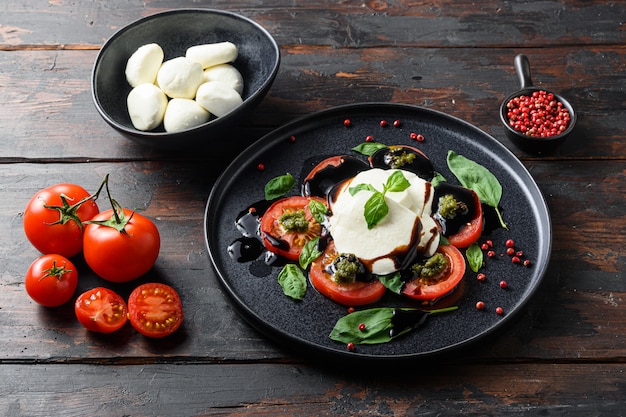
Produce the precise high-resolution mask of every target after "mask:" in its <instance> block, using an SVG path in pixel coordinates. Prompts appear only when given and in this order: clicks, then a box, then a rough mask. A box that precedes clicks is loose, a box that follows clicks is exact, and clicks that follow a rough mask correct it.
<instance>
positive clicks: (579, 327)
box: [0, 161, 626, 363]
mask: <svg viewBox="0 0 626 417" xmlns="http://www.w3.org/2000/svg"><path fill="white" fill-rule="evenodd" d="M220 168H221V166H220V165H215V164H213V165H212V164H210V163H209V164H207V163H206V161H198V162H189V161H180V162H177V161H162V162H151V161H146V162H140V161H137V162H125V163H96V162H94V163H85V164H79V163H70V164H26V163H20V164H3V165H0V200H2V201H3V202H4V203H3V204H4V205H3V210H2V211H0V259H2V260H3V274H2V276H0V287H1V288H2V291H0V311H1V312H2V314H0V328H2V332H3V349H2V350H1V352H0V363H2V362H4V363H6V362H15V361H18V362H26V363H32V362H51V363H57V362H61V363H63V362H75V361H83V360H88V361H96V362H102V363H109V362H113V363H116V362H133V363H134V362H137V363H150V362H154V361H160V360H165V359H169V360H180V361H197V360H200V361H203V362H205V361H209V362H220V361H222V360H266V359H279V358H282V359H287V358H295V360H301V359H302V358H300V357H299V356H298V355H297V353H294V352H287V351H284V350H283V349H282V348H280V347H277V346H275V345H274V344H272V343H271V342H269V341H268V340H266V339H265V338H264V337H262V336H260V335H259V334H257V333H256V332H255V331H254V330H252V329H251V328H250V327H249V326H248V325H247V324H246V323H244V322H243V320H241V319H240V318H239V317H238V315H237V314H236V312H235V311H233V309H232V308H231V306H230V305H229V302H228V300H227V298H226V296H225V295H224V293H223V292H222V290H221V288H220V286H219V283H218V281H217V280H216V278H215V276H214V274H213V272H212V270H211V267H210V264H209V261H208V258H207V255H206V249H205V246H204V237H203V227H202V224H203V211H204V207H205V202H206V198H207V197H208V194H209V192H210V189H211V186H212V184H213V182H214V181H215V179H216V177H217V175H218V173H219V171H220ZM529 169H530V171H531V173H532V174H533V175H534V176H535V178H536V179H537V181H538V184H539V186H540V188H541V189H542V191H543V192H544V194H545V197H546V200H547V202H548V205H549V207H550V210H551V213H552V219H553V225H554V243H553V248H554V252H553V256H552V260H551V264H550V268H549V273H548V275H547V278H546V288H545V290H544V291H542V292H541V293H540V296H539V297H538V298H537V300H536V302H535V303H534V304H533V306H532V308H531V309H530V310H529V311H528V312H527V314H525V315H524V316H523V317H521V318H520V320H519V321H518V322H517V323H516V324H515V325H514V326H512V327H511V328H510V329H508V330H507V331H506V332H504V333H503V334H502V335H500V336H499V337H498V339H497V340H496V341H495V342H494V343H489V344H485V345H481V346H480V347H479V349H478V351H475V352H470V353H469V356H470V357H473V358H477V357H478V358H483V359H485V360H495V361H505V360H508V361H514V362H515V361H519V360H541V361H543V360H594V361H601V360H607V361H610V360H612V358H621V357H626V343H625V342H626V340H624V337H625V336H624V335H626V309H625V308H624V307H623V304H622V303H621V299H622V298H623V297H625V294H626V285H625V284H624V282H623V271H624V270H626V265H625V264H624V262H625V259H626V256H624V247H626V241H625V239H626V237H625V236H626V230H624V227H626V222H625V221H624V214H625V210H626V209H625V208H624V205H623V204H622V202H623V199H624V195H625V192H626V189H625V188H624V187H625V183H624V181H623V173H624V172H625V170H626V166H625V165H624V162H623V161H613V162H610V161H607V162H602V161H599V162H593V161H578V162H565V161H564V162H555V161H550V162H542V161H532V162H530V163H529ZM106 173H110V174H111V187H112V190H113V192H114V194H115V195H116V196H117V199H118V200H119V201H120V202H121V203H122V204H124V205H126V206H128V207H133V208H137V209H139V210H142V213H144V214H145V215H147V216H149V217H151V218H153V219H154V220H155V222H156V224H157V226H158V227H159V229H160V231H161V234H162V241H163V244H162V251H161V255H160V257H159V260H158V261H157V264H156V266H155V268H154V270H153V271H151V272H150V273H149V274H148V276H147V277H145V278H142V281H144V280H159V281H164V282H167V283H170V284H171V285H173V286H174V287H175V288H177V289H178V290H179V291H180V293H181V296H182V298H183V302H184V305H185V311H186V315H187V319H186V322H185V324H184V326H183V329H182V331H181V332H180V333H179V334H178V336H177V337H174V338H172V339H169V340H167V341H156V342H155V341H150V340H147V339H145V338H143V337H141V336H139V335H138V334H136V333H135V332H134V331H133V330H131V329H130V328H126V329H125V330H124V331H123V332H121V333H119V334H118V335H117V336H116V337H114V338H113V337H108V336H98V335H92V334H89V333H87V332H85V331H84V330H83V329H82V327H81V326H80V324H78V322H77V321H76V320H75V318H74V313H73V309H72V306H71V305H67V306H63V307H61V308H57V309H45V308H41V307H39V306H37V305H35V304H34V303H33V302H31V301H30V300H29V298H28V297H27V295H26V294H25V292H24V288H23V283H22V280H23V274H24V273H25V271H26V268H27V266H28V265H29V264H30V262H32V261H33V260H34V259H35V258H36V257H37V256H38V253H37V251H36V250H35V249H34V248H32V247H31V246H30V244H29V243H28V242H27V240H26V239H25V237H24V235H23V231H22V218H21V214H22V212H23V209H24V207H25V205H26V203H27V201H28V199H29V198H30V196H31V195H32V194H34V193H35V192H36V190H38V189H39V188H42V187H44V186H47V185H50V184H54V183H57V182H66V181H71V182H78V183H80V184H82V185H83V186H85V187H86V188H87V189H90V190H95V189H96V188H97V186H98V185H99V183H100V181H101V179H102V177H103V176H104V175H105V174H106ZM100 204H101V206H103V207H106V205H107V201H106V200H102V202H101V203H100ZM607 242H610V244H607ZM76 261H77V264H78V266H79V268H80V270H81V271H82V272H83V274H82V275H81V278H80V285H79V291H80V290H86V289H88V288H92V287H94V286H97V285H103V284H106V283H105V282H104V281H103V280H101V279H99V278H97V277H96V276H94V275H93V273H91V272H90V271H89V270H88V268H87V267H86V265H85V264H84V262H83V261H82V260H81V259H80V257H79V258H78V259H77V260H76ZM134 284H135V283H132V284H127V285H117V286H115V288H116V289H117V290H118V291H119V292H120V293H121V294H123V295H127V294H128V293H130V290H132V288H133V286H134Z"/></svg>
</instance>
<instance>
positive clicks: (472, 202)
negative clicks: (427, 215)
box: [432, 182, 480, 236]
mask: <svg viewBox="0 0 626 417" xmlns="http://www.w3.org/2000/svg"><path fill="white" fill-rule="evenodd" d="M444 195H452V196H453V197H454V199H455V200H457V201H460V202H463V203H464V204H465V205H466V206H467V209H466V210H465V211H464V212H462V213H457V215H456V216H455V217H454V218H452V219H446V218H444V217H443V216H442V215H441V214H440V213H439V198H440V197H443V196H444ZM478 207H480V200H478V197H477V196H476V193H474V192H473V191H472V190H469V189H467V188H465V187H461V186H459V185H454V184H449V183H447V182H441V183H439V184H438V185H437V186H436V187H435V194H434V196H433V207H432V212H433V213H434V214H433V217H434V218H435V220H436V221H437V223H439V225H440V226H441V234H442V235H444V236H451V235H454V234H455V233H458V232H459V231H460V230H461V229H462V228H463V227H464V226H465V225H466V224H467V223H469V222H471V221H472V220H473V219H474V218H475V217H476V215H477V213H478Z"/></svg>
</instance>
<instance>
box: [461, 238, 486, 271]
mask: <svg viewBox="0 0 626 417" xmlns="http://www.w3.org/2000/svg"><path fill="white" fill-rule="evenodd" d="M465 257H466V258H467V263H468V264H469V266H470V268H471V269H472V271H474V272H478V271H479V270H480V268H482V267H483V251H482V249H480V246H478V243H476V242H474V243H472V244H471V245H470V246H469V247H468V248H467V249H466V250H465Z"/></svg>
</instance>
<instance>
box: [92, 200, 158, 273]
mask: <svg viewBox="0 0 626 417" xmlns="http://www.w3.org/2000/svg"><path fill="white" fill-rule="evenodd" d="M117 213H118V214H119V219H120V221H117V219H116V218H115V216H114V214H113V210H112V209H109V210H105V211H103V212H102V213H100V214H98V215H96V216H95V217H94V218H93V219H92V220H91V222H90V223H89V224H88V225H87V227H85V236H84V245H83V246H84V247H83V252H84V255H85V261H86V262H87V264H88V265H89V266H90V267H91V269H93V271H94V272H95V273H96V274H98V275H99V276H100V277H102V278H104V279H106V280H108V281H112V282H127V281H131V280H133V279H135V278H138V277H140V276H141V275H143V274H145V273H146V272H148V271H149V270H150V268H152V266H153V265H154V263H155V262H156V260H157V257H158V256H159V249H160V247H161V238H160V235H159V230H158V229H157V227H156V226H155V224H154V223H153V222H152V221H151V220H150V219H148V218H147V217H144V216H142V215H141V214H139V213H137V212H133V211H131V210H129V209H123V211H122V210H121V209H120V210H118V211H117ZM122 213H123V214H122ZM92 222H98V223H92Z"/></svg>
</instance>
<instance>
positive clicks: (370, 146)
mask: <svg viewBox="0 0 626 417" xmlns="http://www.w3.org/2000/svg"><path fill="white" fill-rule="evenodd" d="M386 147H387V145H385V144H383V143H378V142H363V143H361V144H360V145H357V146H355V147H354V148H352V150H353V151H354V152H358V153H360V154H361V155H365V156H372V155H374V153H375V152H376V151H378V150H381V149H384V148H386Z"/></svg>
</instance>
